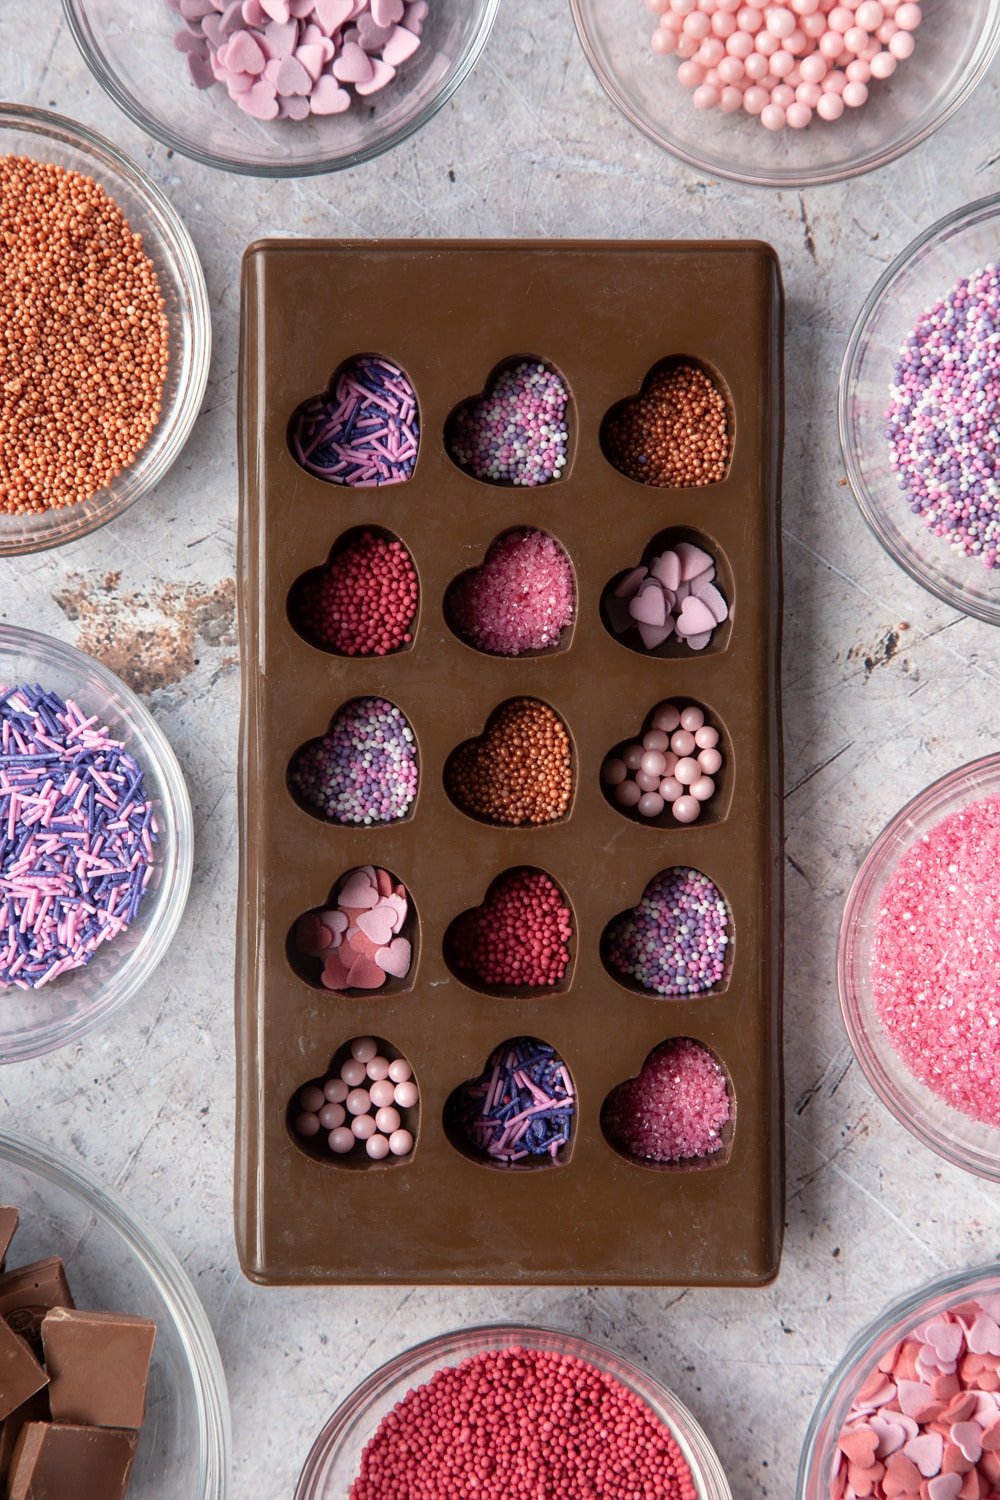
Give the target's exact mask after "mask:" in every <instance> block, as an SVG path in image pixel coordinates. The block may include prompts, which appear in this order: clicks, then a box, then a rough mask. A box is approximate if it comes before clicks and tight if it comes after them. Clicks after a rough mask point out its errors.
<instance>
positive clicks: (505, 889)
mask: <svg viewBox="0 0 1000 1500" xmlns="http://www.w3.org/2000/svg"><path fill="white" fill-rule="evenodd" d="M572 934H573V925H572V915H571V913H570V909H569V907H568V906H567V905H566V903H565V901H564V899H563V895H562V892H561V891H560V889H559V887H558V886H557V885H556V883H555V881H554V880H553V879H552V878H551V876H549V875H546V874H544V873H543V872H542V871H541V870H508V871H507V872H506V874H504V875H501V876H500V878H499V880H497V881H496V882H495V884H494V885H493V887H492V888H491V890H490V892H489V894H488V895H487V897H486V900H485V901H484V902H483V904H482V906H477V907H475V908H474V909H473V910H472V911H466V912H463V913H462V915H461V916H460V917H459V918H457V920H456V921H455V924H454V926H453V928H452V931H451V943H452V952H453V956H454V963H455V967H456V968H457V969H459V970H460V971H462V972H464V973H467V974H469V975H470V976H471V977H472V979H474V980H475V981H477V982H478V983H479V984H489V985H517V986H520V985H527V986H530V987H531V988H533V989H542V988H545V987H546V986H549V985H554V984H558V983H559V981H560V980H561V979H562V978H563V976H564V974H565V973H566V970H567V968H568V967H569V946H568V945H569V939H570V938H571V936H572Z"/></svg>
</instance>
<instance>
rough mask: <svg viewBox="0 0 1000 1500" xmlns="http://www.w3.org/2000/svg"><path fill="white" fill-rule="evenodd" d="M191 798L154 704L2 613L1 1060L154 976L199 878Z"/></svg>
mask: <svg viewBox="0 0 1000 1500" xmlns="http://www.w3.org/2000/svg"><path fill="white" fill-rule="evenodd" d="M192 850H193V832H192V817H191V804H190V800H189V798H188V792H187V787H186V786H185V783H184V778H183V775H182V773H181V769H180V766H179V765H178V763H177V759H176V757H175V755H174V753H173V751H172V749H171V748H170V746H169V744H168V743H167V741H166V739H165V738H164V736H163V734H162V732H161V730H160V729H159V728H158V726H157V724H156V722H155V720H154V719H153V717H152V715H151V714H150V713H149V711H148V710H147V709H146V708H145V707H144V706H143V704H142V703H141V702H140V701H139V699H138V698H137V697H136V696H135V695H134V693H132V692H131V691H130V690H129V689H128V688H127V687H126V686H125V685H124V683H122V682H120V681H119V680H118V678H117V677H115V675H114V673H112V672H109V671H108V670H107V668H106V667H103V666H102V665H101V664H100V662H97V661H94V660H93V659H92V658H91V657H89V656H86V655H84V654H83V652H80V651H77V650H75V649H74V648H73V647H72V646H66V645H63V644H62V643H61V642H58V641H55V640H52V639H51V638H50V637H48V636H45V635H40V634H37V633H36V632H34V631H30V630H22V629H20V628H18V627H16V626H9V625H0V1063H8V1062H17V1061H20V1060H22V1059H25V1058H28V1057H37V1056H39V1055H40V1054H42V1053H46V1052H51V1051H54V1050H55V1049H56V1048H58V1047H63V1046H65V1045H66V1044H67V1043H68V1042H73V1041H76V1040H78V1039H79V1038H80V1037H81V1036H83V1035H84V1034H85V1033H86V1032H89V1031H91V1030H92V1029H93V1028H94V1027H95V1026H98V1025H101V1024H103V1022H105V1021H106V1020H107V1019H108V1017H109V1016H111V1015H112V1014H113V1013H114V1012H115V1011H117V1010H119V1009H120V1008H121V1007H122V1006H124V1005H125V1004H126V1002H127V1001H128V1000H129V999H131V998H132V996H134V995H135V994H137V993H138V991H139V990H140V989H141V988H142V986H143V985H144V984H145V983H146V981H147V980H148V978H149V976H150V975H151V974H152V972H153V970H154V969H155V968H156V966H157V965H158V964H159V962H160V960H161V959H162V957H163V955H164V953H165V952H166V950H167V948H168V946H169V945H170V942H171V940H172V938H173V936H174V933H175V932H176V930H177V925H178V923H179V921H180V919H181V915H182V913H183V911H184V906H185V903H186V901H187V895H188V889H189V887H190V883H191V865H192Z"/></svg>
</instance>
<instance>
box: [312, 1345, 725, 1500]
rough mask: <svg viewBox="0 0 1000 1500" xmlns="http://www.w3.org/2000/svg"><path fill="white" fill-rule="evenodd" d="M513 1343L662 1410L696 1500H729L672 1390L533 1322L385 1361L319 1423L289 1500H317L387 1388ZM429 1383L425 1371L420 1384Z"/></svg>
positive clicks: (600, 1349) (608, 1352)
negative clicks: (593, 1373)
mask: <svg viewBox="0 0 1000 1500" xmlns="http://www.w3.org/2000/svg"><path fill="white" fill-rule="evenodd" d="M517 1344H524V1345H525V1347H527V1348H536V1349H541V1350H543V1351H553V1352H558V1353H562V1354H569V1355H573V1356H575V1357H576V1358H578V1359H582V1360H586V1361H589V1362H590V1363H592V1364H594V1365H596V1366H597V1368H598V1369H603V1370H608V1371H609V1373H611V1374H613V1375H614V1376H615V1377H616V1378H617V1379H619V1380H621V1381H622V1383H623V1384H625V1385H627V1386H629V1388H630V1389H632V1390H633V1391H635V1393H636V1394H637V1395H639V1396H640V1397H641V1398H642V1399H643V1400H645V1401H646V1402H647V1403H648V1404H650V1405H654V1403H658V1404H659V1406H660V1407H661V1408H662V1410H661V1411H658V1412H657V1415H658V1416H660V1417H661V1420H664V1421H665V1422H666V1425H667V1426H669V1427H670V1429H671V1431H672V1432H673V1434H674V1437H675V1439H676V1440H677V1442H678V1443H679V1444H680V1446H681V1447H682V1449H683V1450H684V1453H685V1456H686V1458H687V1459H688V1462H689V1463H690V1464H691V1468H692V1472H693V1474H694V1478H695V1482H696V1484H697V1486H698V1500H732V1491H731V1490H730V1487H729V1481H728V1479H727V1478H726V1474H725V1471H724V1469H723V1468H722V1465H721V1463H720V1462H719V1458H718V1455H717V1454H716V1452H715V1449H714V1448H713V1447H712V1445H711V1443H710V1442H709V1440H708V1437H707V1436H706V1434H705V1432H704V1430H703V1428H702V1426H701V1424H700V1423H699V1422H698V1421H697V1419H696V1418H695V1417H694V1416H693V1415H692V1413H691V1412H690V1411H689V1410H688V1408H687V1407H686V1406H685V1405H684V1403H683V1402H682V1401H680V1400H679V1399H678V1397H677V1396H675V1395H674V1393H673V1392H672V1391H670V1390H668V1389H667V1387H666V1386H664V1385H662V1384H661V1383H660V1381H658V1380H657V1379H656V1378H655V1377H654V1376H652V1375H649V1374H647V1373H646V1372H645V1371H644V1370H640V1369H639V1368H638V1366H636V1365H634V1364H633V1363H632V1362H631V1361H630V1360H627V1359H625V1358H624V1357H623V1356H622V1355H620V1354H618V1353H617V1352H616V1351H615V1350H613V1349H610V1348H608V1347H607V1346H606V1345H604V1344H599V1343H597V1342H596V1341H594V1340H593V1339H587V1338H581V1337H580V1336H579V1335H577V1334H572V1333H566V1332H565V1331H564V1330H562V1329H559V1328H553V1327H549V1326H547V1325H545V1324H539V1323H536V1324H531V1325H529V1324H522V1323H480V1324H475V1325H474V1326H472V1327H469V1328H454V1329H452V1330H451V1331H450V1332H447V1333H440V1334H435V1335H434V1336H433V1337H431V1338H428V1339H424V1340H422V1341H421V1342H420V1343H418V1344H414V1345H412V1347H411V1348H409V1349H407V1350H405V1351H404V1352H403V1353H402V1354H397V1355H395V1356H394V1357H393V1358H392V1359H389V1360H386V1362H385V1363H384V1364H382V1365H380V1366H379V1368H378V1369H377V1370H375V1371H373V1373H372V1374H371V1375H369V1376H367V1377H366V1379H364V1380H363V1381H362V1382H361V1384H360V1385H358V1386H356V1387H355V1389H354V1390H353V1391H352V1392H351V1394H350V1395H349V1396H347V1397H346V1398H345V1400H344V1401H342V1402H341V1404H340V1405H339V1406H338V1407H337V1409H336V1411H334V1413H333V1415H332V1416H331V1417H330V1418H329V1420H328V1421H327V1422H326V1424H325V1426H324V1427H323V1429H322V1431H321V1432H320V1434H319V1436H318V1437H317V1439H316V1441H315V1443H314V1444H313V1446H312V1448H311V1450H310V1452H309V1455H308V1457H307V1458H306V1461H305V1465H304V1466H303V1469H302V1473H301V1474H300V1476H299V1481H298V1484H297V1485H296V1487H295V1497H294V1500H320V1493H321V1492H320V1491H319V1490H317V1488H316V1486H317V1484H318V1483H319V1482H320V1480H322V1478H323V1466H324V1465H325V1463H326V1461H327V1459H328V1457H329V1456H330V1454H331V1453H332V1452H333V1451H334V1450H335V1449H336V1447H337V1445H338V1444H339V1443H340V1442H341V1440H342V1439H343V1438H344V1436H345V1434H346V1433H347V1432H348V1431H349V1430H350V1428H351V1427H352V1425H353V1424H354V1423H355V1422H356V1421H358V1420H359V1419H360V1418H361V1417H362V1416H363V1415H364V1413H365V1411H366V1409H367V1408H368V1407H369V1406H370V1405H371V1404H372V1403H373V1402H374V1401H376V1400H378V1399H379V1398H380V1397H382V1396H384V1395H385V1394H386V1393H387V1392H388V1391H389V1389H390V1388H391V1387H392V1386H393V1385H394V1384H396V1383H397V1382H401V1381H409V1380H410V1379H411V1378H412V1377H413V1376H414V1375H415V1374H416V1373H417V1372H418V1371H420V1370H421V1368H422V1367H423V1366H424V1365H425V1364H426V1363H427V1362H429V1361H435V1362H436V1361H438V1360H440V1361H441V1362H442V1363H452V1362H459V1361H461V1360H462V1359H466V1358H468V1357H469V1356H470V1355H473V1354H476V1353H480V1352H482V1351H483V1350H485V1349H500V1348H512V1347H513V1346H515V1345H517ZM430 1378H431V1375H430V1372H429V1371H428V1373H427V1374H426V1375H425V1376H424V1379H425V1380H429V1379H430ZM664 1413H665V1414H666V1415H664ZM373 1431H374V1429H373Z"/></svg>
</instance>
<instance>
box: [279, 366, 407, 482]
mask: <svg viewBox="0 0 1000 1500" xmlns="http://www.w3.org/2000/svg"><path fill="white" fill-rule="evenodd" d="M288 447H289V451H290V452H291V455H292V457H293V458H294V459H295V462H296V463H297V464H298V465H299V466H300V468H303V469H305V471H306V473H307V474H311V475H312V476H313V477H314V478H315V479H322V480H325V481H326V483H327V484H340V485H345V486H347V487H348V488H353V487H361V488H365V489H367V488H372V487H375V486H381V485H388V484H403V483H405V481H406V480H408V479H411V478H412V477H413V471H414V469H415V467H416V463H417V455H418V452H419V448H420V408H419V403H418V401H417V393H416V391H415V389H414V387H413V383H412V381H411V380H410V378H409V376H408V375H407V374H406V372H405V370H403V369H402V367H401V366H400V365H398V364H396V362H395V361H394V360H392V359H389V358H388V357H387V356H386V355H384V354H355V355H352V356H351V358H350V359H345V360H344V361H343V363H342V364H340V365H338V366H337V368H336V370H334V372H333V374H332V376H331V377H330V383H329V385H328V386H327V388H326V390H325V391H320V392H319V394H318V395H316V396H309V397H307V399H306V400H305V401H303V402H302V403H301V405H300V406H297V407H296V408H295V411H294V412H293V413H292V417H291V421H290V422H289V424H288Z"/></svg>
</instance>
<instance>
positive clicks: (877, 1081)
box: [837, 752, 1000, 1182]
mask: <svg viewBox="0 0 1000 1500" xmlns="http://www.w3.org/2000/svg"><path fill="white" fill-rule="evenodd" d="M970 777H978V778H981V779H983V780H987V779H993V780H995V781H996V782H997V783H998V790H1000V752H997V753H994V754H993V755H984V756H981V757H980V758H979V759H978V760H971V761H967V762H966V764H965V765H962V766H956V767H955V769H954V770H951V771H948V772H946V773H945V775H944V776H939V777H938V779H937V780H936V781H932V782H931V783H930V785H929V786H926V787H924V789H923V791H921V792H918V793H917V795H916V796H915V797H911V798H910V800H909V801H908V802H907V803H906V804H905V806H903V807H901V808H900V809H899V811H898V812H897V813H896V814H895V815H894V817H892V818H891V819H890V821H889V822H888V823H887V824H886V825H885V827H884V828H883V829H882V832H881V833H880V834H879V835H878V837H877V838H876V839H875V841H874V843H873V844H872V846H871V848H870V849H869V851H868V853H867V854H866V855H865V858H864V860H863V862H862V864H861V867H860V869H859V870H858V873H857V874H856V875H855V877H854V880H853V881H852V882H851V888H850V890H849V891H848V893H847V900H846V901H845V903H844V915H843V918H842V919H841V924H840V936H839V939H838V942H837V993H838V995H839V998H840V1013H841V1016H842V1017H843V1021H844V1029H845V1030H846V1032H847V1036H848V1040H849V1041H850V1043H851V1048H852V1050H853V1052H854V1055H855V1057H856V1058H857V1060H858V1063H859V1064H860V1067H861V1071H862V1072H863V1073H864V1075H865V1077H866V1078H867V1080H868V1083H869V1084H870V1086H871V1088H872V1089H873V1090H874V1092H875V1094H876V1095H877V1096H878V1098H879V1099H880V1100H881V1101H882V1103H883V1104H884V1105H885V1107H886V1109H887V1110H888V1111H889V1113H890V1114H892V1115H894V1116H895V1118H896V1119H897V1120H898V1121H899V1123H900V1124H901V1125H902V1126H904V1127H905V1129H907V1130H908V1131H909V1132H910V1134H911V1135H913V1136H915V1137H916V1138H917V1140H919V1141H920V1142H921V1143H922V1144H923V1145H925V1146H927V1147H928V1148H929V1149H930V1150H931V1151H933V1152H934V1153H935V1154H936V1155H938V1156H941V1157H943V1158H944V1159H945V1160H946V1161H949V1162H951V1163H952V1164H953V1165H954V1166H958V1167H962V1168H964V1170H965V1171H967V1172H974V1173H975V1174H976V1175H977V1176H979V1177H984V1178H987V1179H988V1180H991V1181H994V1182H1000V1159H991V1158H989V1157H986V1156H984V1155H983V1154H977V1153H974V1152H973V1151H972V1150H971V1149H970V1148H967V1147H966V1146H964V1145H963V1144H962V1143H960V1142H956V1141H953V1140H952V1139H951V1138H950V1137H948V1136H946V1135H943V1134H942V1133H941V1132H940V1131H938V1130H937V1129H932V1128H931V1127H929V1126H928V1125H926V1124H925V1123H924V1121H923V1120H922V1119H921V1118H920V1117H919V1116H916V1117H914V1116H913V1115H912V1114H909V1113H908V1112H907V1111H906V1110H905V1109H904V1108H903V1107H902V1105H901V1103H900V1101H899V1099H898V1097H897V1094H896V1091H895V1089H894V1087H893V1085H892V1080H891V1078H888V1077H887V1076H886V1075H885V1074H884V1072H883V1069H882V1067H881V1064H880V1062H879V1060H878V1058H877V1056H876V1054H875V1051H874V1049H873V1048H872V1046H871V1044H870V1042H869V1039H868V1036H867V1033H866V1030H865V1028H864V1026H863V1025H861V1024H859V1019H858V1016H857V1015H856V1014H855V1010H856V1006H855V1002H854V1001H853V999H852V995H853V993H854V986H853V985H852V984H851V981H850V973H851V970H852V969H853V967H854V959H855V955H856V952H857V943H856V941H855V939H854V938H853V936H852V931H853V926H854V918H855V915H856V912H857V910H858V908H859V907H860V905H861V903H862V901H863V899H864V897H865V895H866V894H867V892H868V890H869V889H870V888H871V887H872V885H874V884H876V883H882V882H883V881H884V879H885V877H886V874H887V873H888V872H887V871H886V869H885V868H884V860H885V857H886V853H887V851H888V850H889V849H890V848H892V847H894V845H895V843H896V835H897V833H898V832H899V830H900V829H901V828H903V827H904V826H905V825H906V824H907V823H909V822H910V821H911V819H912V818H913V816H914V815H915V814H917V813H920V814H923V813H926V812H930V811H934V810H936V811H938V812H939V813H941V814H942V815H943V812H944V808H945V807H946V805H947V803H948V801H949V799H950V795H951V792H952V790H953V789H954V787H955V786H956V785H957V784H958V783H959V782H962V781H965V780H968V779H969V778H970ZM984 795H986V793H985V791H983V790H982V789H980V791H979V792H978V793H977V792H974V791H970V794H969V797H968V798H967V799H966V801H967V802H971V801H975V800H977V797H980V796H984ZM904 1066H905V1065H904V1064H903V1062H902V1061H900V1067H904ZM945 1107H947V1106H945Z"/></svg>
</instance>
